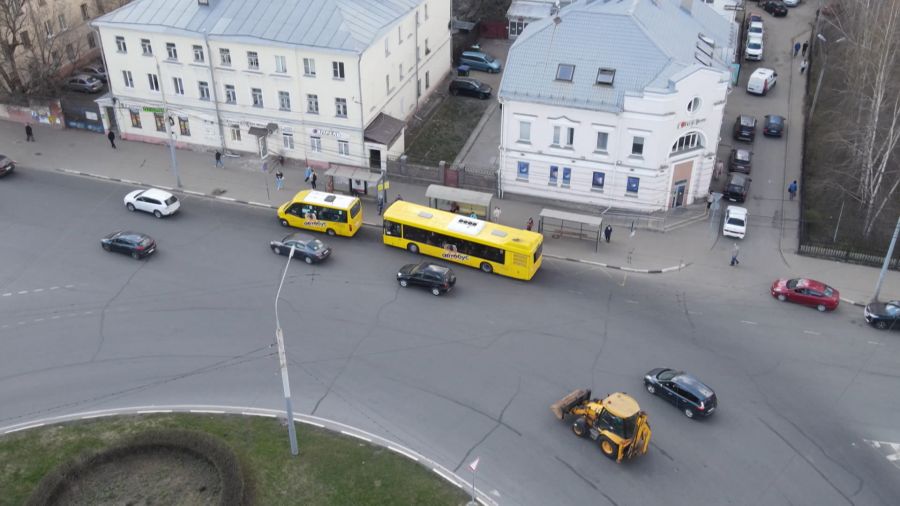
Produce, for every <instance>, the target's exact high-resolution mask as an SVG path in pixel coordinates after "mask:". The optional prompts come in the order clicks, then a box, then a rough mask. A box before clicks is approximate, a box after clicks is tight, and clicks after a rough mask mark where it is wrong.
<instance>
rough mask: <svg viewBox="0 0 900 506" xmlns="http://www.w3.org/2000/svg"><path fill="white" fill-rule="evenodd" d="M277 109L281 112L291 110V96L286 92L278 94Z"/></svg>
mask: <svg viewBox="0 0 900 506" xmlns="http://www.w3.org/2000/svg"><path fill="white" fill-rule="evenodd" d="M278 108H279V109H281V110H282V111H290V110H291V94H290V93H288V92H286V91H279V92H278Z"/></svg>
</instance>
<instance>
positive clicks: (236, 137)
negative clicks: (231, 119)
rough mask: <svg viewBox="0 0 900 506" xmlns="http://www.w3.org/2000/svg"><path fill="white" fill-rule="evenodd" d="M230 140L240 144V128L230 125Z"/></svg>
mask: <svg viewBox="0 0 900 506" xmlns="http://www.w3.org/2000/svg"><path fill="white" fill-rule="evenodd" d="M230 130H231V140H233V141H235V142H241V127H240V126H239V125H231V128H230Z"/></svg>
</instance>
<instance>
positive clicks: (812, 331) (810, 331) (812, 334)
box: [803, 330, 822, 336]
mask: <svg viewBox="0 0 900 506" xmlns="http://www.w3.org/2000/svg"><path fill="white" fill-rule="evenodd" d="M803 333H804V334H809V335H811V336H821V335H822V333H821V332H816V331H815V330H804V331H803Z"/></svg>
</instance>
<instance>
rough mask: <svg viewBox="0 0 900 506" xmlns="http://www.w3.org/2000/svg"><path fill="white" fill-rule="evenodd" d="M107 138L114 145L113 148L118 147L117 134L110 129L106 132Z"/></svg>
mask: <svg viewBox="0 0 900 506" xmlns="http://www.w3.org/2000/svg"><path fill="white" fill-rule="evenodd" d="M106 138H107V139H109V145H110V146H112V148H113V149H116V134H114V133H113V131H112V130H110V131H109V133H108V134H106Z"/></svg>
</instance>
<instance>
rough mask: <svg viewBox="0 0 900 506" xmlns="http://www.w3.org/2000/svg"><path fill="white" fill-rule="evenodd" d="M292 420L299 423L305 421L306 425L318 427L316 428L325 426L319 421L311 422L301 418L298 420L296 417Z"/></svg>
mask: <svg viewBox="0 0 900 506" xmlns="http://www.w3.org/2000/svg"><path fill="white" fill-rule="evenodd" d="M294 420H295V421H297V422H300V423H305V424H306V425H312V426H313V427H318V428H320V429H324V428H325V426H324V425H322V424H321V423H316V422H311V421H309V420H303V419H299V420H298V419H296V418H295V419H294Z"/></svg>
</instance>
